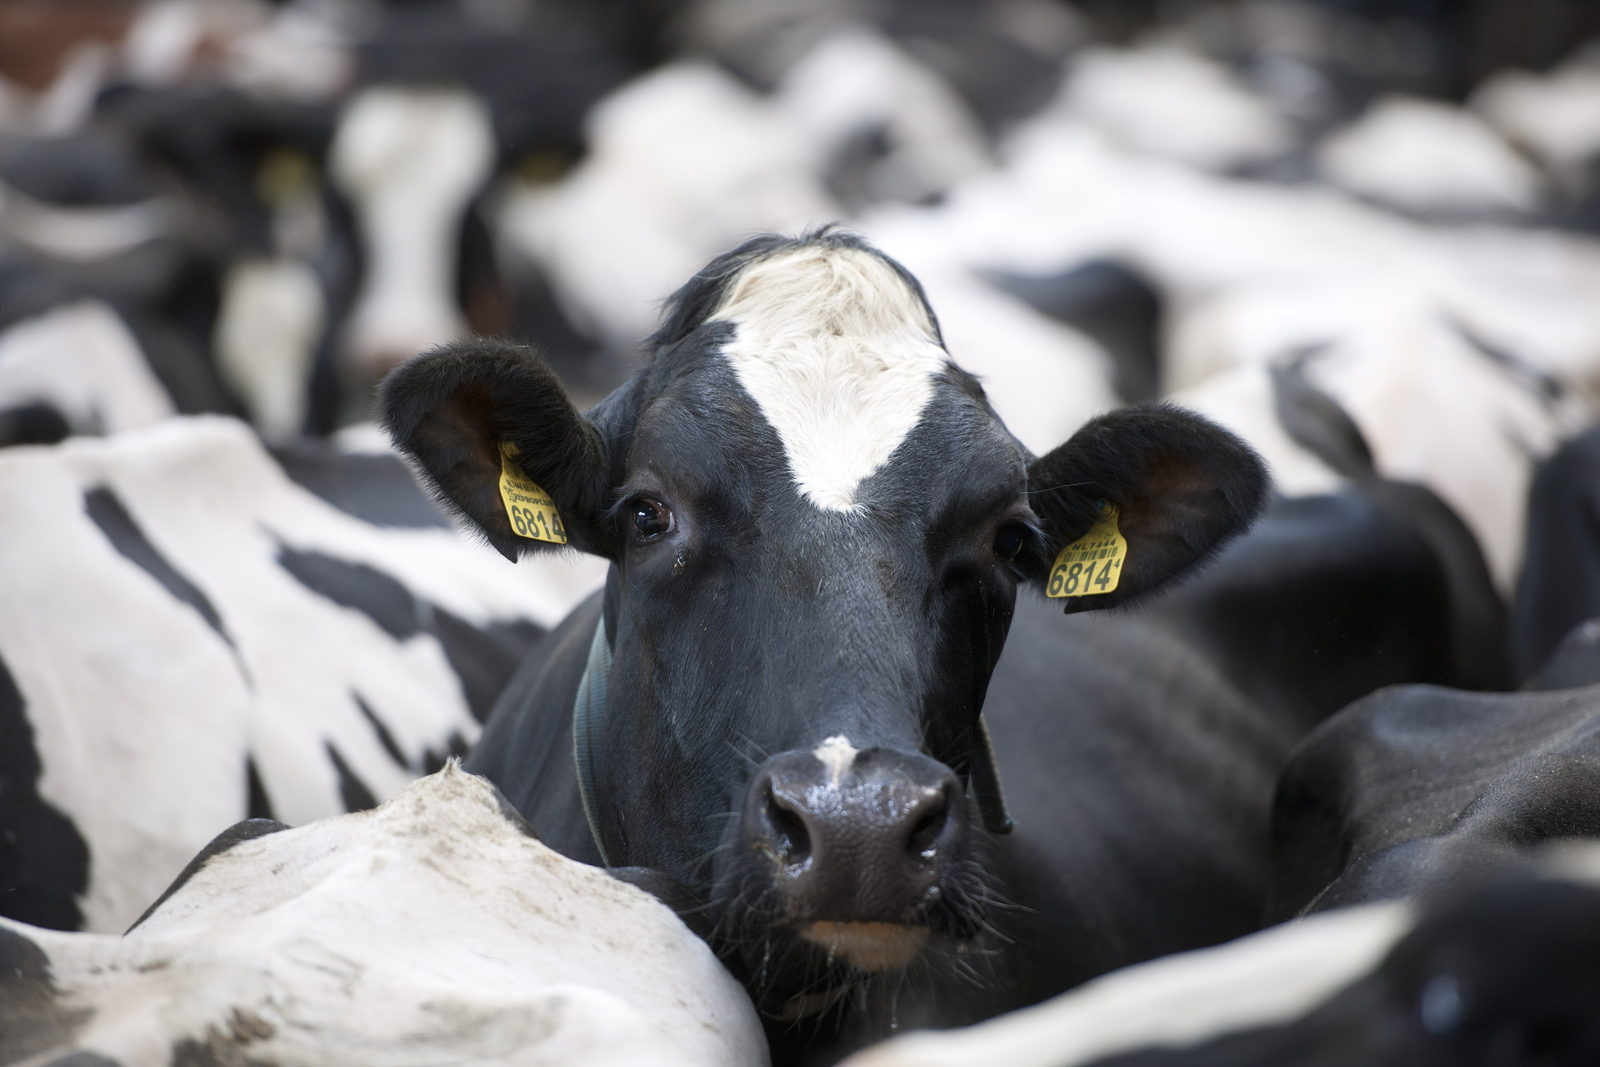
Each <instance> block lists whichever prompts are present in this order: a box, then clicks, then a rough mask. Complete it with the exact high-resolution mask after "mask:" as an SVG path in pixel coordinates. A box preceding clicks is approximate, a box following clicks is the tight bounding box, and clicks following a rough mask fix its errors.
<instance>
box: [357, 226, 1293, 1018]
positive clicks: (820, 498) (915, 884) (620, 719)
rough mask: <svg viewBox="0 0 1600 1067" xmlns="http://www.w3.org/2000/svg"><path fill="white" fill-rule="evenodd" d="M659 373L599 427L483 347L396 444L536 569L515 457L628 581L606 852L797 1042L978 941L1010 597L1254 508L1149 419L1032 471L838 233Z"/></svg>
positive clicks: (1257, 485) (1102, 427)
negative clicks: (1077, 559)
mask: <svg viewBox="0 0 1600 1067" xmlns="http://www.w3.org/2000/svg"><path fill="white" fill-rule="evenodd" d="M651 347H652V354H651V358H650V360H649V362H648V363H647V364H646V365H645V367H644V368H643V369H642V370H641V371H640V372H639V373H638V374H637V375H636V376H635V377H634V379H633V380H631V381H630V382H629V383H627V384H626V385H624V386H623V387H622V388H621V389H619V390H618V391H617V392H616V393H614V394H613V395H612V396H611V397H609V398H607V399H606V400H605V401H604V402H602V403H601V404H600V405H599V406H597V407H596V408H595V409H594V410H593V411H591V412H589V414H588V415H587V416H581V415H579V414H578V412H577V411H576V410H574V409H573V408H572V406H571V404H570V403H569V402H568V401H567V400H566V398H565V395H564V393H563V392H562V390H561V388H560V386H559V384H558V383H557V381H556V379H555V377H554V376H553V374H551V372H550V371H549V369H548V368H547V367H546V366H545V365H544V363H543V362H542V361H541V360H540V359H539V358H538V357H537V356H535V355H533V354H531V353H529V352H527V351H525V350H519V349H515V348H512V347H510V346H508V345H505V344H502V343H498V342H488V341H481V340H479V341H471V342H465V343H462V344H459V345H455V346H452V347H449V348H445V349H441V350H437V351H435V352H432V353H427V354H424V355H422V356H419V357H417V358H416V359H414V360H413V361H411V362H410V363H408V364H407V365H406V366H404V367H402V368H401V369H400V370H399V371H397V372H396V373H395V374H394V375H393V376H392V377H391V378H390V379H389V381H388V382H387V384H386V387H385V392H384V397H383V404H384V413H385V419H386V422H387V424H388V425H389V427H390V429H391V431H392V432H393V433H394V435H395V438H396V440H397V442H398V443H399V445H400V447H401V448H403V449H404V450H406V451H407V452H408V453H409V454H410V455H412V456H413V457H414V458H415V459H416V460H417V461H418V462H419V463H420V465H421V466H422V468H423V469H424V470H425V471H426V472H427V474H428V475H429V477H431V478H432V479H433V481H434V482H435V484H436V485H437V487H438V489H439V490H440V492H441V494H442V495H443V496H444V497H445V498H446V499H447V500H449V501H450V502H451V503H453V504H454V505H455V506H456V507H457V508H458V509H459V510H460V511H461V512H462V514H464V515H465V516H466V517H467V518H468V519H470V520H471V521H472V522H473V523H475V524H476V525H477V526H478V528H479V529H481V530H482V531H483V533H484V535H485V536H486V537H487V538H488V540H489V541H490V543H491V544H493V545H494V546H495V547H496V548H498V549H499V550H500V551H501V552H503V553H505V554H506V555H507V557H508V558H515V557H516V555H517V553H518V552H519V551H526V550H529V549H534V548H538V547H539V546H540V544H541V543H540V542H535V541H525V540H522V539H519V538H518V537H517V536H516V535H515V533H514V532H513V530H512V527H511V525H510V522H509V521H508V519H507V516H506V513H505V510H504V508H503V506H502V504H501V501H500V497H499V489H498V478H499V474H500V443H501V442H502V441H510V442H512V443H514V444H515V445H516V446H517V448H518V450H519V452H518V459H519V461H520V463H521V465H522V468H523V470H524V471H525V472H526V474H527V475H528V476H529V477H530V478H531V479H532V480H533V481H535V482H537V483H538V484H539V485H540V486H541V487H542V488H544V489H545V490H546V491H547V492H548V493H549V494H550V495H551V497H552V498H553V499H554V501H555V503H556V505H557V507H558V508H559V510H560V512H561V515H562V518H563V520H564V522H565V526H566V530H567V533H568V536H569V539H570V543H571V544H572V545H573V546H575V547H578V548H580V549H582V550H584V551H587V552H593V553H598V554H600V555H603V556H605V557H606V558H608V559H609V560H611V562H612V564H613V566H612V570H611V573H610V578H609V581H608V584H607V589H606V597H605V611H604V636H605V640H606V642H607V644H608V646H609V648H610V650H611V653H612V665H611V666H610V669H609V673H608V689H607V699H606V703H605V707H604V712H603V715H602V716H601V717H600V721H599V725H598V729H599V731H600V737H601V740H600V743H599V745H598V754H597V756H596V758H595V760H594V769H593V784H594V796H593V798H592V799H593V804H592V814H593V826H594V831H595V835H596V838H597V843H598V844H599V846H600V847H601V850H602V853H603V855H604V856H605V857H606V858H607V861H608V862H609V863H612V864H616V865H623V864H626V865H639V866H648V867H655V868H659V869H661V870H664V871H666V872H667V873H669V874H671V875H673V876H675V877H676V878H678V879H679V880H681V881H683V882H685V883H686V884H688V885H690V886H692V887H694V888H695V889H697V891H699V892H700V893H701V894H703V895H705V896H706V897H708V898H709V899H710V901H711V903H712V908H713V912H714V914H713V918H714V920H715V921H716V922H717V924H718V930H719V937H721V938H722V939H723V940H724V941H725V942H726V946H725V947H737V948H741V949H743V950H744V952H745V956H746V963H747V964H748V965H749V967H750V968H751V972H752V975H753V976H754V977H755V978H756V979H757V986H758V988H757V994H758V997H759V999H760V1001H761V1003H762V1005H763V1007H764V1008H765V1009H766V1010H768V1011H769V1012H770V1013H775V1014H781V1013H783V1012H785V1011H787V1012H789V1013H791V1014H792V1013H798V1012H803V1011H804V1010H806V1009H807V1007H808V1006H818V1005H820V1004H821V1003H825V1002H826V999H827V998H826V995H825V994H822V993H819V990H826V989H830V988H835V987H838V986H839V985H840V984H841V983H842V981H845V980H848V974H846V975H844V976H843V977H841V976H840V975H839V974H837V973H836V972H839V971H843V972H849V973H857V974H858V973H859V972H864V971H865V972H870V971H878V970H886V969H895V968H898V967H901V966H903V965H905V964H906V963H908V962H909V961H910V960H911V959H912V958H913V957H915V956H916V955H917V954H918V953H919V952H920V951H921V950H922V949H923V947H924V946H925V945H926V944H928V943H929V942H930V941H931V942H948V941H960V940H961V939H964V938H967V937H970V936H971V935H972V934H973V933H974V932H975V931H976V930H977V929H978V928H979V927H980V926H981V925H982V923H983V916H982V914H981V912H980V910H979V907H978V905H977V904H976V903H975V902H976V901H980V900H982V899H984V898H985V896H986V894H985V893H984V892H983V887H982V886H981V885H980V884H978V883H977V882H976V881H974V879H976V878H979V877H981V875H980V874H978V873H975V872H976V871H977V870H978V865H977V864H974V863H970V862H966V861H967V860H969V858H970V857H969V853H970V850H971V849H972V841H973V838H974V836H975V832H974V831H973V830H972V828H971V827H970V826H969V822H970V821H971V819H972V816H970V815H969V803H968V800H967V794H968V785H969V781H970V784H971V785H972V786H973V791H974V793H975V795H976V796H977V797H978V798H979V799H980V800H983V799H984V798H987V800H988V803H987V805H981V804H980V805H978V807H979V808H980V809H982V815H983V816H984V822H985V823H986V824H988V825H989V826H990V828H991V829H995V830H999V829H1002V828H1003V820H1002V818H1001V814H1002V812H1001V809H1000V807H999V804H998V793H997V791H996V790H995V789H994V788H993V775H992V768H991V769H990V772H989V773H988V777H987V780H985V774H986V768H988V764H987V756H988V745H987V741H986V737H985V734H984V732H983V729H982V725H981V720H980V719H979V716H978V713H979V710H980V709H981V707H982V704H983V698H984V692H985V689H986V687H987V685H988V681H989V676H990V673H991V671H992V669H993V667H994V664H995V662H996V660H997V659H998V658H999V655H1000V650H1001V646H1002V644H1003V642H1004V640H1005V637H1006V632H1007V628H1008V626H1009V624H1010V620H1011V615H1012V607H1013V604H1014V601H1015V597H1016V594H1017V588H1018V586H1019V585H1020V584H1022V583H1024V582H1028V581H1034V582H1042V581H1043V580H1044V578H1045V577H1046V575H1047V573H1048V570H1049V566H1050V563H1051V561H1052V559H1053V558H1054V556H1055V554H1056V553H1057V552H1058V551H1059V550H1060V549H1061V548H1062V547H1063V546H1064V545H1066V544H1068V543H1070V542H1072V541H1074V540H1076V539H1077V538H1079V537H1080V536H1082V535H1083V534H1084V533H1085V532H1086V531H1088V530H1089V528H1090V527H1091V526H1092V525H1093V524H1094V523H1095V521H1096V519H1097V517H1098V516H1100V515H1101V514H1103V511H1102V509H1103V508H1104V507H1105V506H1106V505H1107V504H1110V505H1115V506H1116V508H1117V509H1118V515H1119V523H1120V529H1121V532H1122V534H1123V535H1124V537H1125V538H1126V540H1127V544H1128V549H1127V559H1126V563H1125V564H1124V567H1123V572H1122V575H1121V578H1120V582H1119V584H1118V585H1117V587H1116V589H1115V590H1114V591H1112V592H1108V593H1105V594H1101V595H1097V596H1093V597H1085V598H1081V599H1075V600H1069V601H1067V604H1068V605H1069V607H1070V608H1083V607H1096V606H1107V605H1112V604H1118V603H1122V602H1124V601H1126V600H1128V599H1129V598H1131V597H1136V596H1138V595H1140V594H1141V593H1144V592H1147V591H1149V590H1151V589H1153V588H1155V587H1157V586H1158V585H1160V584H1162V583H1163V582H1165V581H1166V580H1168V579H1169V578H1171V577H1172V576H1173V575H1175V574H1177V573H1179V572H1181V571H1183V570H1184V569H1186V568H1188V567H1190V566H1191V565H1193V564H1194V563H1195V562H1196V561H1197V560H1199V559H1200V558H1202V557H1204V556H1205V555H1207V554H1208V553H1210V552H1212V551H1213V550H1214V549H1215V548H1216V547H1217V546H1218V545H1219V544H1220V543H1221V542H1222V541H1224V540H1225V539H1227V538H1228V537H1230V536H1232V535H1233V534H1235V533H1238V532H1239V531H1241V530H1242V529H1243V528H1244V527H1245V526H1246V525H1247V524H1248V522H1249V521H1250V519H1251V517H1252V516H1253V515H1254V513H1255V511H1256V510H1257V508H1258V506H1259V504H1260V500H1261V497H1262V494H1263V491H1264V490H1263V487H1264V474H1263V471H1262V468H1261V466H1260V463H1259V461H1258V460H1257V459H1256V458H1255V457H1254V455H1253V454H1252V453H1251V452H1250V451H1249V450H1248V449H1247V448H1246V447H1245V446H1244V445H1243V444H1241V443H1240V442H1238V441H1237V440H1236V439H1234V438H1233V437H1231V436H1230V435H1228V434H1227V433H1225V432H1224V431H1222V430H1219V429H1217V428H1216V427H1214V426H1212V425H1210V424H1208V423H1206V422H1205V421H1204V420H1201V419H1199V418H1198V417H1195V416H1192V415H1187V414H1185V413H1182V412H1180V411H1177V410H1175V409H1171V408H1166V407H1160V406H1154V407H1145V408H1132V409H1125V410H1123V411H1119V412H1114V413H1112V414H1110V415H1107V416H1104V417H1102V418H1099V419H1096V420H1094V421H1093V422H1091V423H1090V424H1088V425H1087V426H1085V427H1084V428H1083V429H1082V430H1080V431H1079V432H1078V433H1077V434H1076V435H1075V436H1074V437H1073V438H1072V440H1071V441H1069V442H1067V443H1066V444H1065V445H1063V446H1061V447H1060V448H1058V449H1056V450H1055V451H1053V452H1051V453H1050V454H1049V455H1047V456H1044V457H1042V458H1039V459H1035V458H1033V457H1031V456H1030V455H1029V454H1028V452H1027V450H1026V449H1024V448H1023V447H1022V446H1021V445H1020V444H1019V443H1018V442H1017V441H1016V439H1015V438H1013V437H1012V436H1011V435H1010V434H1009V433H1008V432H1007V431H1006V428H1005V426H1004V425H1003V424H1002V423H1001V422H1000V420H999V419H998V418H997V417H996V416H995V414H994V412H993V411H992V410H991V409H990V407H989V405H988V403H987V401H986V400H985V398H984V394H983V390H982V388H981V387H980V386H979V384H978V383H977V382H976V381H975V380H974V379H973V378H972V377H971V376H970V375H968V374H966V373H964V372H963V371H961V370H960V369H959V368H957V367H956V366H955V365H954V364H953V363H951V362H950V359H949V356H948V354H947V353H946V352H945V350H944V347H943V344H942V342H941V339H940V335H939V330H938V325H937V322H936V320H935V319H934V316H933V313H932V311H931V310H930V309H929V307H928V305H927V302H926V300H925V299H924V297H923V294H922V291H921V288H920V287H919V286H918V285H917V283H916V281H915V280H914V279H912V278H911V277H910V276H909V275H908V274H906V272H905V271H904V270H903V269H902V268H900V267H899V266H898V265H897V264H895V263H893V262H892V261H890V260H888V259H887V258H886V257H884V256H882V255H881V254H880V253H878V252H876V251H875V250H873V249H871V248H869V247H867V246H866V245H865V244H863V243H862V242H860V241H859V240H857V239H854V238H851V237H848V236H844V235H840V234H838V233H834V232H824V233H821V234H817V235H812V236H809V237H806V238H800V239H784V238H761V239H757V240H754V241H751V242H749V243H747V244H746V245H744V246H743V247H741V248H740V249H738V250H737V251H735V252H733V253H730V254H729V255H727V256H724V257H722V258H720V259H718V260H716V261H714V262H713V263H712V264H711V265H710V266H708V267H707V268H706V269H705V270H704V271H702V272H701V273H700V274H699V275H697V276H696V277H695V278H694V279H693V280H692V281H691V282H690V283H689V284H688V285H687V286H685V287H684V288H683V289H682V290H681V291H680V292H679V293H678V294H677V295H676V296H674V297H673V299H672V301H671V303H670V305H669V309H668V313H667V321H666V324H665V325H664V326H663V328H662V329H661V331H660V332H659V333H658V334H657V335H656V336H655V337H654V338H653V339H652V342H651ZM568 699H570V698H568ZM774 959H782V960H786V961H788V962H787V963H786V964H785V966H784V967H781V968H780V967H777V966H776V965H773V964H772V961H773V960H774ZM780 971H781V972H782V973H779V972H780ZM818 975H822V976H823V977H822V978H820V979H819V978H818ZM830 975H831V976H832V977H829V976H830ZM819 997H820V999H819Z"/></svg>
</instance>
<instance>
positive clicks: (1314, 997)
mask: <svg viewBox="0 0 1600 1067" xmlns="http://www.w3.org/2000/svg"><path fill="white" fill-rule="evenodd" d="M1412 922H1413V911H1412V908H1411V906H1410V905H1409V904H1404V903H1393V904H1372V905H1367V906H1365V907H1360V908H1349V909H1346V910H1344V911H1335V912H1328V913H1326V914H1323V915H1313V916H1310V917H1308V918H1305V919H1299V920H1296V921H1295V922H1292V923H1287V924H1285V925H1283V926H1277V927H1273V928H1272V929H1270V930H1264V931H1262V932H1261V933H1258V934H1252V935H1250V936H1248V937H1241V938H1239V939H1238V940H1236V941H1230V942H1229V943H1227V944H1225V945H1219V946H1217V947H1216V948H1207V949H1200V950H1198V951H1194V952H1181V953H1178V954H1176V955H1173V956H1166V957H1163V958H1162V959H1158V960H1152V961H1151V962H1149V963H1140V964H1136V965H1134V966H1132V967H1124V968H1123V969H1122V970H1120V971H1113V972H1112V973H1110V974H1108V975H1105V976H1104V977H1102V978H1096V979H1095V980H1093V981H1091V982H1088V983H1086V984H1084V985H1082V986H1079V987H1078V988H1077V989H1074V990H1072V991H1070V992H1067V993H1063V994H1062V995H1060V996H1058V997H1056V998H1054V999H1052V1000H1047V1001H1045V1002H1044V1003H1043V1004H1039V1005H1036V1006H1034V1007H1032V1008H1023V1009H1022V1010H1020V1011H1015V1012H1011V1013H1009V1014H1006V1015H1001V1016H999V1017H997V1018H994V1019H990V1020H989V1021H988V1022H983V1023H978V1024H977V1025H976V1026H969V1027H965V1028H963V1029H960V1030H948V1031H945V1032H942V1033H939V1032H931V1033H918V1034H908V1035H906V1036H904V1037H899V1038H895V1039H894V1040H892V1041H888V1042H885V1043H884V1044H881V1045H878V1046H876V1047H874V1048H871V1049H868V1050H867V1051H866V1052H862V1053H858V1054H857V1055H855V1056H853V1057H851V1058H850V1059H848V1060H846V1061H845V1062H844V1064H842V1065H841V1067H970V1065H971V1064H974V1063H1003V1064H1005V1065H1006V1067H1075V1065H1077V1064H1083V1063H1089V1062H1091V1061H1093V1060H1097V1059H1100V1058H1102V1057H1106V1056H1110V1055H1113V1054H1115V1053H1119V1052H1131V1051H1133V1050H1134V1049H1140V1048H1148V1047H1151V1046H1162V1045H1187V1044H1198V1043H1200V1042H1202V1041H1205V1040H1206V1039H1208V1038H1211V1037H1215V1036H1219V1035H1221V1034H1225V1033H1227V1032H1229V1031H1232V1030H1244V1029H1249V1028H1252V1027H1258V1026H1270V1025H1272V1024H1275V1023H1287V1022H1290V1021H1292V1020H1294V1019H1296V1018H1298V1017H1300V1016H1301V1015H1304V1014H1305V1013H1306V1012H1308V1011H1310V1010H1311V1009H1313V1008H1315V1007H1316V1006H1318V1005H1319V1004H1321V1003H1322V1002H1323V1001H1325V1000H1326V999H1327V998H1328V997H1330V996H1332V995H1333V994H1334V993H1335V992H1337V991H1338V990H1339V989H1341V988H1343V987H1344V986H1346V985H1348V984H1349V983H1351V982H1353V981H1355V980H1356V979H1358V978H1360V977H1362V976H1363V975H1365V974H1366V973H1367V972H1368V971H1370V970H1371V969H1372V968H1373V967H1375V966H1376V965H1377V964H1378V963H1379V961H1381V960H1382V959H1383V957H1384V955H1385V954H1386V953H1387V952H1388V951H1389V949H1390V948H1392V947H1393V946H1394V944H1395V942H1397V941H1398V940H1400V938H1401V937H1403V936H1404V935H1405V933H1406V932H1407V930H1408V929H1410V926H1411V924H1412Z"/></svg>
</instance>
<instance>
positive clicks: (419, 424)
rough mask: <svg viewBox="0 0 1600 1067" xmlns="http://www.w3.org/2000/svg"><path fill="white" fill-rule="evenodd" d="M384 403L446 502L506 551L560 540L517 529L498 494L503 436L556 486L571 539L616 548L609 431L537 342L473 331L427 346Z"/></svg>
mask: <svg viewBox="0 0 1600 1067" xmlns="http://www.w3.org/2000/svg"><path fill="white" fill-rule="evenodd" d="M378 410H379V418H380V421H381V422H382V424H383V426H384V428H385V429H386V430H388V432H389V435H390V436H391V437H392V438H393V439H394V443H395V447H396V448H398V449H399V450H400V451H401V452H403V453H404V454H405V455H407V456H409V457H410V458H411V459H412V460H413V461H415V463H416V465H417V467H418V468H419V469H420V470H421V472H422V474H423V476H424V478H425V480H426V481H427V482H428V484H429V486H430V487H431V488H432V489H433V490H434V492H435V493H436V494H437V496H438V497H439V499H440V501H441V502H442V503H444V504H445V505H446V506H447V507H449V508H450V510H452V511H454V512H456V513H457V514H460V515H462V516H463V517H465V518H466V519H468V520H469V521H470V522H471V523H472V525H473V526H475V527H476V528H477V529H478V530H479V531H480V532H481V533H482V534H483V536H484V537H485V539H487V540H488V542H489V543H490V544H491V545H493V546H494V547H495V548H496V549H497V550H498V551H499V552H500V554H501V555H503V556H505V557H506V558H507V559H509V560H512V561H515V560H516V559H517V557H518V556H519V555H520V554H521V553H523V552H530V551H539V550H547V549H552V548H556V547H559V546H557V545H556V544H554V543H551V542H546V541H536V540H531V539H529V538H525V537H519V536H517V534H516V532H515V530H513V529H512V526H511V520H510V518H509V517H508V516H507V515H506V509H505V504H504V502H503V501H502V499H501V496H500V471H501V452H500V443H501V442H502V441H509V442H511V443H512V444H514V445H516V446H517V448H518V449H519V454H518V456H517V461H519V462H520V463H521V465H522V469H523V471H524V472H525V473H526V474H527V476H528V477H529V478H531V479H532V480H533V481H534V482H535V483H536V484H538V486H539V487H540V488H542V489H543V490H544V491H545V492H546V493H548V494H550V497H551V499H552V500H553V501H554V502H555V506H556V510H557V511H558V512H559V513H560V515H561V521H562V524H563V525H564V526H565V528H566V534H567V543H568V544H569V545H570V546H572V547H573V548H577V549H580V550H582V551H585V552H592V553H595V554H596V555H607V554H608V552H607V546H606V542H607V538H606V537H605V536H604V531H603V522H602V520H603V517H604V514H605V510H606V506H607V497H608V496H609V492H610V478H609V469H608V464H607V461H606V449H605V442H604V439H603V438H602V435H601V433H600V431H599V429H598V428H597V427H596V426H595V425H594V423H593V422H591V421H590V420H589V419H586V418H585V417H584V416H583V415H581V414H579V412H578V409H577V408H575V407H574V406H573V404H572V401H571V400H569V399H568V398H567V393H566V389H565V388H564V387H563V386H562V384H561V380H560V379H559V378H558V377H557V376H556V373H555V371H553V370H551V368H550V365H549V364H548V363H547V362H546V361H545V359H544V358H543V357H542V356H540V355H539V354H538V353H536V352H534V351H533V350H532V349H529V348H525V347H521V346H517V345H513V344H510V343H509V342H506V341H501V340H495V339H491V338H483V337H475V338H472V339H470V340H465V341H457V342H454V343H452V344H448V345H444V346H442V347H440V348H435V349H433V350H431V351H428V352H423V353H421V354H420V355H417V356H413V357H412V358H411V359H409V360H407V361H406V362H405V363H403V364H402V365H400V366H399V367H397V368H395V370H394V371H392V372H391V373H390V374H389V376H388V377H387V378H385V379H384V381H383V384H382V386H381V387H380V388H379V394H378Z"/></svg>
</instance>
